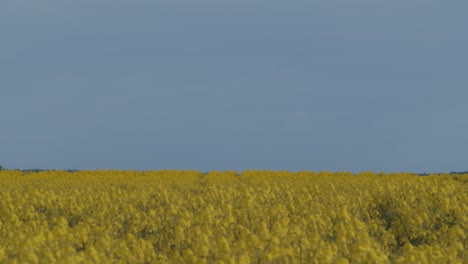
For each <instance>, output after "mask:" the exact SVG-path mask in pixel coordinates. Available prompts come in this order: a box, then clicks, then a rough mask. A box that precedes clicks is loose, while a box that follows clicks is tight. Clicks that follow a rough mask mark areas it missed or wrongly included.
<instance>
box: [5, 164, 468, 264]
mask: <svg viewBox="0 0 468 264" xmlns="http://www.w3.org/2000/svg"><path fill="white" fill-rule="evenodd" d="M467 245H468V175H456V176H453V175H437V176H435V175H434V176H425V177H421V176H416V175H412V174H373V173H360V174H354V175H353V174H351V173H329V172H320V173H314V172H298V173H292V172H280V171H244V172H243V173H242V174H240V175H238V174H237V173H236V172H210V173H208V174H203V173H201V172H196V171H155V172H136V171H126V172H123V171H82V172H74V173H68V172H61V171H48V172H40V173H24V172H19V171H0V263H468V246H467Z"/></svg>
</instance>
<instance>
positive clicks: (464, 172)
mask: <svg viewBox="0 0 468 264" xmlns="http://www.w3.org/2000/svg"><path fill="white" fill-rule="evenodd" d="M441 174H449V175H463V174H468V171H452V172H448V173H447V172H441V173H418V174H417V175H419V176H429V175H441Z"/></svg>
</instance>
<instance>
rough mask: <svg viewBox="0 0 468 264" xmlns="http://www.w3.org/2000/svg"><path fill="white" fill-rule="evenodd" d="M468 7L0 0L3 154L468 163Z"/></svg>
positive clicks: (420, 168)
mask: <svg viewBox="0 0 468 264" xmlns="http://www.w3.org/2000/svg"><path fill="white" fill-rule="evenodd" d="M466 10H468V2H467V1H461V0H459V1H457V0H451V1H442V0H439V1H436V0H356V1H353V0H300V1H296V0H292V1H280V0H235V1H234V0H232V1H230V0H202V1H193V0H79V1H78V0H42V1H37V0H2V1H0V164H1V165H3V166H5V167H8V168H21V169H27V168H43V169H139V170H150V169H155V170H158V169H195V170H202V171H209V170H238V171H242V170H245V169H271V170H292V171H298V170H314V171H320V170H330V171H338V170H346V171H349V170H350V171H355V172H357V171H366V170H372V171H386V172H390V171H414V172H436V171H455V170H468V117H467V114H468V103H467V102H468V99H467V98H468V72H467V70H468V51H467V48H466V47H468V27H467V25H468V16H467V15H466Z"/></svg>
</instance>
